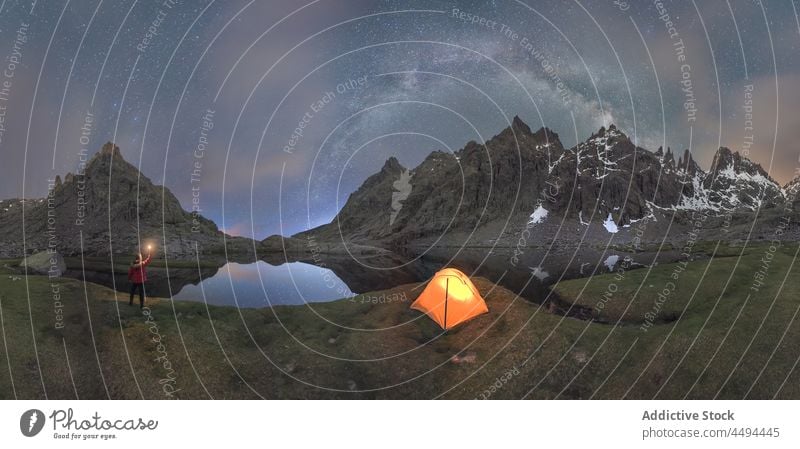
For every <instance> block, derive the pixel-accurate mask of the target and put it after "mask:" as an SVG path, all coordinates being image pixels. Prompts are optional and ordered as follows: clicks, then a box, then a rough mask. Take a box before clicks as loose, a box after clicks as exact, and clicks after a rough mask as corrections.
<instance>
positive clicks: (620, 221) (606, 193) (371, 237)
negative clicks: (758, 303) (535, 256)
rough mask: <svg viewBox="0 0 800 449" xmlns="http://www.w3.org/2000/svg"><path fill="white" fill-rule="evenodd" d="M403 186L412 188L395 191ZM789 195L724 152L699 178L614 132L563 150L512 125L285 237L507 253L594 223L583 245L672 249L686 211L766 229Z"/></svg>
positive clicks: (387, 180)
mask: <svg viewBox="0 0 800 449" xmlns="http://www.w3.org/2000/svg"><path fill="white" fill-rule="evenodd" d="M401 178H402V179H405V180H406V181H405V182H406V183H408V184H410V187H408V186H405V185H404V186H403V187H402V189H399V188H398V186H397V183H398V182H400V181H401V180H402V179H401ZM798 190H800V179H795V180H793V181H792V182H790V183H789V184H787V185H786V186H785V187H782V186H781V185H779V184H778V183H777V182H776V181H775V180H773V179H772V178H771V177H770V176H769V175H768V174H767V173H766V172H765V171H764V169H763V168H762V167H761V166H760V165H759V164H757V163H754V162H752V161H750V160H749V159H747V158H746V157H743V156H742V155H740V154H739V153H738V152H736V153H735V152H731V151H730V150H729V149H728V148H724V147H722V148H719V150H718V151H717V153H716V155H715V156H714V159H713V162H712V164H711V167H710V169H709V171H708V172H706V171H704V170H703V169H702V168H701V167H700V166H699V165H698V164H697V163H696V162H695V161H694V159H693V158H692V155H691V153H690V152H689V151H688V150H685V151H683V154H682V155H680V156H678V158H677V161H676V160H675V155H674V154H673V153H672V151H671V149H670V148H667V150H666V151H664V150H663V149H662V148H659V149H658V150H657V151H655V152H653V151H649V150H646V149H644V148H641V147H638V146H636V145H634V143H633V142H632V141H631V140H630V138H629V137H628V136H627V135H625V134H624V133H623V132H622V131H620V130H619V129H618V128H617V127H616V126H614V125H611V126H609V127H608V128H607V129H606V128H600V130H599V131H598V132H596V133H594V134H593V135H592V136H591V137H589V138H588V139H587V140H586V141H584V142H582V143H580V144H578V145H576V146H574V147H572V148H564V146H563V144H562V143H561V141H560V139H559V137H558V134H556V133H554V132H553V131H552V130H550V129H548V128H541V129H539V130H538V131H536V132H533V131H532V130H531V129H530V127H529V126H528V125H527V124H525V123H524V122H523V121H522V120H521V119H520V118H519V117H514V119H513V122H512V125H511V126H510V127H508V128H506V129H504V130H503V131H502V132H501V133H500V134H498V135H496V136H494V137H493V138H491V139H490V140H489V141H487V142H486V144H485V145H481V144H479V143H477V142H474V141H471V142H469V143H467V144H466V146H464V148H462V149H461V150H458V151H456V152H455V153H452V154H450V153H444V152H439V151H435V152H433V153H431V154H430V155H429V156H428V157H427V158H426V159H425V160H424V161H423V162H422V163H421V164H420V165H419V166H417V167H416V168H413V169H407V168H405V167H403V166H402V165H401V164H400V163H399V162H398V161H397V159H395V158H390V159H389V160H387V161H386V163H385V164H384V166H383V168H382V169H381V170H380V171H379V172H378V173H376V174H374V175H372V176H370V177H369V178H368V179H367V180H366V181H365V182H364V183H363V184H362V185H361V187H360V188H359V189H358V190H356V191H355V192H354V193H352V194H351V195H350V197H349V198H348V200H347V202H346V203H345V205H344V207H343V208H342V210H341V211H340V212H339V213H338V214H337V216H336V217H335V218H334V220H333V221H332V222H331V223H330V224H326V225H323V226H320V227H318V228H315V229H312V230H309V231H306V232H302V233H299V234H297V235H295V236H294V237H297V238H308V237H314V238H315V239H318V240H323V241H338V240H341V239H343V240H344V241H346V242H359V243H372V244H374V243H376V242H377V244H379V245H381V246H386V245H389V246H403V245H408V244H414V243H420V242H421V243H424V244H432V243H438V244H442V243H443V242H445V243H446V244H450V245H467V246H469V245H477V246H479V245H484V244H494V243H495V242H497V241H498V239H500V240H503V239H507V242H506V243H507V244H513V243H514V242H515V241H516V240H517V238H518V236H519V233H520V231H521V228H523V227H526V226H528V227H530V226H531V224H537V225H538V224H539V223H540V222H547V223H549V224H551V227H550V228H549V231H548V232H540V233H534V235H533V237H532V238H531V239H532V241H533V242H536V241H537V239H538V241H542V240H543V239H542V237H543V236H544V237H546V238H547V239H552V238H556V237H558V236H561V235H562V234H563V236H562V237H565V238H567V240H569V239H571V238H572V237H575V238H577V237H579V236H580V235H581V234H582V232H583V231H582V226H600V225H601V226H602V228H600V229H601V232H600V233H599V234H598V233H596V232H593V233H590V238H593V237H592V236H594V237H602V238H603V239H607V238H608V233H607V232H605V231H608V232H612V233H616V232H618V231H619V232H620V234H619V237H621V238H623V239H624V238H626V237H625V234H626V233H627V234H628V237H627V238H630V234H631V233H632V230H631V229H629V228H630V226H631V225H632V224H634V223H640V226H641V225H642V224H644V223H648V222H649V223H656V222H658V225H652V226H650V227H649V229H648V235H650V237H651V238H652V239H654V240H655V239H659V238H662V237H663V236H664V234H665V233H667V234H669V235H670V236H671V237H670V238H671V239H672V238H674V239H676V240H680V239H681V238H685V234H686V232H685V231H686V226H685V225H686V223H687V221H689V220H690V218H691V215H692V213H696V212H702V213H703V215H704V217H707V218H708V221H707V223H705V226H704V229H707V230H708V229H711V228H713V227H715V226H720V225H723V224H725V223H730V222H733V223H734V224H735V223H739V224H740V225H741V224H746V223H747V221H748V219H749V220H750V221H752V219H754V218H755V217H756V215H757V214H756V212H757V211H758V212H759V213H758V216H759V220H762V221H763V220H766V221H770V220H772V222H774V220H775V219H776V216H777V215H780V214H783V213H785V209H784V208H781V207H780V206H782V205H785V204H786V202H787V201H790V202H794V201H796V193H797V191H798ZM399 193H402V197H403V198H402V201H398V194H399ZM398 203H399V204H398ZM791 213H793V214H796V212H791ZM555 223H558V224H559V226H558V227H557V228H553V227H552V226H555ZM669 223H672V224H674V226H673V225H669V226H667V225H668V224H669ZM772 225H774V223H772V224H771V225H768V226H767V228H769V227H770V226H772ZM603 228H605V231H603ZM739 228H740V229H739V230H740V232H738V237H737V238H747V226H739ZM537 229H538V228H537ZM544 229H547V227H546V226H544V225H543V226H542V230H544ZM759 229H761V228H759ZM764 232H766V231H764ZM559 233H561V234H559ZM713 234H714V233H709V236H711V237H713ZM716 234H717V235H719V234H720V233H719V232H717V233H716ZM734 235H737V234H736V233H732V234H730V235H728V236H727V237H729V238H734ZM789 235H790V234H788V233H787V234H786V236H787V237H788V236H789ZM448 236H455V237H453V238H450V237H448ZM751 237H752V236H751Z"/></svg>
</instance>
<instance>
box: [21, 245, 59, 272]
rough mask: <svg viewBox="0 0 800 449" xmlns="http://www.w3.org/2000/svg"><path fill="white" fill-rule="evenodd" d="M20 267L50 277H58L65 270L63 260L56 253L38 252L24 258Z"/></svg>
mask: <svg viewBox="0 0 800 449" xmlns="http://www.w3.org/2000/svg"><path fill="white" fill-rule="evenodd" d="M20 266H21V267H26V268H27V269H28V271H33V272H34V273H37V274H46V275H48V276H50V277H60V276H61V273H63V272H64V271H66V270H67V264H66V263H65V262H64V258H63V257H61V254H59V253H58V252H56V251H52V252H51V251H40V252H38V253H35V254H31V255H30V256H28V257H26V258H25V259H24V260H23V261H22V263H21V264H20Z"/></svg>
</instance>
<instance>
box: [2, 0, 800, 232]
mask: <svg viewBox="0 0 800 449" xmlns="http://www.w3.org/2000/svg"><path fill="white" fill-rule="evenodd" d="M0 2H1V3H0V62H1V63H2V66H0V68H2V69H3V70H7V69H9V64H12V63H14V62H17V60H18V63H16V64H13V65H14V67H13V70H12V71H11V72H10V73H11V75H13V76H11V77H9V76H8V75H7V73H5V72H3V73H0V87H3V88H4V90H5V93H4V92H3V90H0V114H2V116H3V122H2V123H3V125H4V128H5V129H4V130H3V131H2V135H0V138H1V139H2V140H1V141H0V151H1V152H2V153H1V154H2V155H3V159H2V164H0V197H3V198H12V197H23V196H24V197H42V196H44V195H45V194H46V192H47V184H48V183H47V180H48V179H49V178H52V177H54V176H55V175H56V174H60V175H62V176H63V175H64V174H65V173H66V172H68V171H72V172H74V171H75V170H76V167H77V166H78V163H79V155H80V150H81V147H82V143H81V127H82V126H83V125H84V120H85V118H86V116H87V113H91V114H92V116H93V117H94V118H95V121H94V123H93V129H92V132H91V135H90V136H89V137H90V141H89V143H88V148H89V150H90V152H92V153H93V152H95V151H97V150H98V149H99V148H100V147H101V146H102V144H103V143H105V142H106V141H109V140H111V141H114V142H116V143H117V145H119V146H120V148H121V150H122V154H123V155H124V157H125V159H126V160H128V161H129V162H131V163H132V164H134V165H136V166H139V167H140V168H141V170H142V172H143V173H144V174H145V175H146V176H147V177H149V178H150V179H151V180H152V181H153V182H155V183H157V184H164V185H166V186H167V187H169V188H170V190H172V192H173V193H174V194H175V195H176V196H177V197H178V198H179V199H180V200H181V203H182V204H183V205H184V207H185V208H186V209H189V208H190V207H191V204H192V198H193V195H197V197H198V198H199V202H200V203H199V204H200V208H201V209H202V213H203V214H204V215H206V216H208V217H209V218H211V219H213V220H214V221H216V222H217V223H218V224H219V225H220V226H221V227H222V228H223V229H224V230H226V231H227V232H230V233H233V234H237V235H246V236H251V237H255V238H258V239H261V238H264V237H266V236H268V235H270V234H275V233H281V234H284V235H289V234H292V233H295V232H298V231H301V230H304V229H307V228H309V227H313V226H317V225H319V224H322V223H326V222H328V221H330V220H331V219H332V218H333V216H334V215H335V213H336V211H337V210H338V209H339V208H340V207H341V205H342V204H343V202H344V201H345V200H346V198H347V196H348V195H349V194H350V193H351V192H352V191H353V190H355V189H356V188H357V187H358V186H359V185H360V184H361V183H362V182H363V181H364V179H366V177H367V176H369V175H370V174H372V173H375V172H376V171H377V170H379V169H380V167H381V166H382V165H383V163H384V161H385V160H386V159H387V158H388V157H390V156H395V157H397V158H398V159H399V160H400V162H401V163H402V164H403V165H405V166H407V167H414V166H416V165H417V164H418V163H419V162H421V161H422V160H423V159H424V157H425V156H426V155H427V154H428V153H430V152H431V151H433V150H443V151H455V150H457V149H459V148H461V147H462V146H463V145H464V144H465V143H466V142H467V141H469V140H476V141H478V142H481V141H483V140H488V139H489V138H491V137H492V136H493V135H495V134H497V133H498V132H499V131H500V130H502V129H503V128H504V127H506V126H508V124H509V123H510V121H511V119H512V117H513V116H514V115H519V116H520V117H521V118H522V119H523V120H524V121H526V122H527V123H528V124H530V125H531V128H534V129H537V128H539V127H540V126H548V127H550V128H551V129H553V130H554V131H556V132H557V133H559V135H560V137H561V140H562V141H563V142H564V144H565V145H566V146H572V145H574V144H575V143H576V142H577V141H582V140H584V139H586V138H587V137H588V136H589V135H590V134H591V133H592V132H594V131H596V130H597V129H598V128H599V127H600V126H603V125H608V124H610V123H615V124H617V126H619V127H620V128H622V129H623V130H624V131H625V132H626V133H628V134H629V135H630V136H631V138H632V139H634V140H635V142H636V143H637V144H639V145H640V146H643V147H645V148H649V149H651V150H655V149H656V148H658V147H659V146H661V145H664V146H665V147H666V146H670V147H672V149H673V151H682V150H683V149H684V148H689V147H690V146H691V150H692V152H693V154H694V156H695V159H696V160H697V161H698V162H699V163H700V165H701V166H703V167H704V168H706V169H707V168H708V166H709V165H710V162H711V158H712V156H713V154H714V152H715V151H716V149H717V147H718V146H720V145H725V146H728V147H730V148H731V149H733V150H739V151H743V150H746V151H747V152H748V153H749V154H748V156H749V157H750V158H751V159H753V160H755V161H756V162H759V163H761V164H762V166H763V167H764V168H765V169H766V170H767V171H768V172H770V174H771V175H772V176H773V177H774V178H775V179H776V180H778V181H779V182H780V183H781V184H783V183H786V182H788V181H789V180H790V179H791V178H792V177H793V173H794V170H795V169H796V167H797V166H798V149H799V146H798V142H800V114H798V112H800V89H799V88H798V86H800V57H798V56H799V53H798V49H800V21H799V20H798V16H797V11H796V9H797V8H798V5H797V4H796V3H795V2H793V1H786V0H774V1H764V2H763V3H762V2H759V1H731V2H730V3H727V2H724V1H714V2H700V1H695V2H692V1H665V2H663V5H662V6H659V5H658V3H660V2H652V1H642V2H633V1H631V0H628V1H627V2H623V1H617V2H614V1H612V0H609V1H581V2H579V1H573V2H570V1H566V0H565V1H535V2H534V1H531V0H527V1H525V2H522V1H520V2H518V1H490V2H487V1H479V2H472V1H333V0H331V1H328V0H321V1H317V2H311V3H309V4H307V5H305V4H304V3H303V2H300V1H271V0H267V1H241V0H226V1H221V0H217V1H213V0H212V1H209V0H195V1H183V0H174V1H173V3H169V1H168V2H166V3H165V2H164V1H163V0H147V1H137V0H102V1H91V0H85V1H84V0H80V1H78V0H71V1H60V0H47V1H45V0H39V1H38V3H35V2H32V1H12V0H0ZM454 9H458V12H464V13H465V14H469V16H467V15H464V16H460V17H459V14H457V13H455V12H454ZM664 12H666V13H667V14H669V19H670V20H671V21H672V22H673V30H672V32H673V36H670V34H669V32H668V27H667V26H666V25H665V23H666V22H665V20H664V19H665V17H664ZM472 17H477V20H478V21H479V23H471V20H472ZM480 19H484V20H483V21H482V22H481V21H480ZM21 27H22V31H24V36H22V33H19V31H20V28H21ZM149 29H150V30H154V31H155V32H156V34H155V35H151V36H150V38H151V39H150V40H149V41H147V38H148V30H149ZM150 34H152V33H150ZM21 37H22V38H21ZM23 40H24V42H22V41H23ZM680 42H682V47H683V52H684V53H683V54H684V55H685V58H686V60H685V61H679V60H678V53H677V52H676V48H677V47H679V46H681V45H679V43H680ZM15 45H16V49H15ZM687 79H688V80H689V81H690V82H691V94H692V95H693V96H694V108H695V109H696V111H694V112H692V113H691V116H693V117H695V119H694V120H693V121H690V120H689V119H690V118H691V117H690V112H688V111H687V110H686V108H685V107H684V103H685V100H686V98H687V92H685V91H683V90H682V87H684V86H682V85H681V81H682V80H687ZM3 83H6V84H3ZM748 86H752V102H753V116H752V123H748V122H747V120H748V117H746V115H745V109H744V105H745V101H746V97H745V92H746V91H747V90H749V89H750V87H748ZM3 95H5V96H3ZM312 105H313V106H312ZM208 110H212V111H213V114H211V115H209V113H208ZM204 116H206V117H205V118H211V119H212V122H213V128H212V129H210V130H208V129H207V128H209V123H208V122H207V121H205V122H204ZM300 122H303V124H304V128H303V130H302V136H300V137H298V136H294V137H293V133H294V129H295V128H297V127H298V125H299V123H300ZM750 124H752V128H753V129H752V131H751V130H749V129H748V126H749V125H750ZM204 126H205V128H206V130H205V131H204V130H203V127H204ZM203 134H207V136H208V137H207V139H208V144H207V145H205V146H204V151H203V152H202V156H203V158H202V160H201V161H200V165H201V167H200V169H199V170H196V166H195V163H196V162H197V161H198V159H199V158H198V155H197V154H195V152H196V151H197V147H198V143H199V142H200V139H201V136H202V135H203ZM750 136H752V142H753V144H752V146H750V147H747V143H748V142H749V140H748V139H749V137H750ZM84 143H85V142H84ZM287 147H288V148H287ZM287 149H288V150H289V151H290V152H289V151H286V150H287ZM193 171H194V172H195V173H194V175H195V178H194V179H193V178H192V175H193ZM193 189H195V190H194V191H193ZM193 192H194V193H193Z"/></svg>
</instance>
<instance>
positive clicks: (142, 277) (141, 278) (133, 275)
mask: <svg viewBox="0 0 800 449" xmlns="http://www.w3.org/2000/svg"><path fill="white" fill-rule="evenodd" d="M152 259H153V256H147V259H145V260H143V261H142V263H141V265H139V266H138V267H130V268H129V269H128V280H129V281H131V282H133V283H134V284H144V283H145V282H147V270H146V269H145V267H146V266H147V265H148V264H149V263H150V261H151V260H152Z"/></svg>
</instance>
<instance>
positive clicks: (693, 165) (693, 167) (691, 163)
mask: <svg viewBox="0 0 800 449" xmlns="http://www.w3.org/2000/svg"><path fill="white" fill-rule="evenodd" d="M678 169H679V170H682V171H684V172H686V174H688V175H689V176H694V175H696V174H698V173H701V174H702V173H703V169H701V168H700V165H698V164H697V162H695V160H694V158H693V157H692V152H691V151H689V149H688V148H686V149H685V150H683V156H682V157H678Z"/></svg>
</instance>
